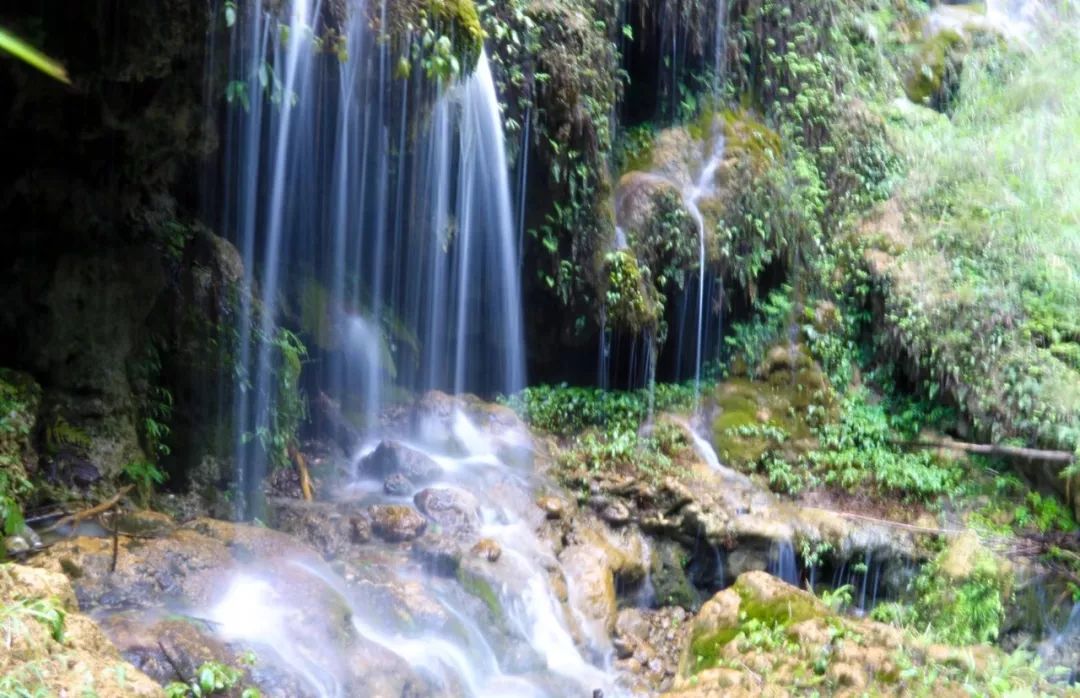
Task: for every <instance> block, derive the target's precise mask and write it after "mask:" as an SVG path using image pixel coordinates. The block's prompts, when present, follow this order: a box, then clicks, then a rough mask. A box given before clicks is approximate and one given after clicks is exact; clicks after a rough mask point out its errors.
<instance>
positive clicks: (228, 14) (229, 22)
mask: <svg viewBox="0 0 1080 698" xmlns="http://www.w3.org/2000/svg"><path fill="white" fill-rule="evenodd" d="M234 24H236V3H235V2H227V3H225V26H226V27H229V28H232V26H233V25H234Z"/></svg>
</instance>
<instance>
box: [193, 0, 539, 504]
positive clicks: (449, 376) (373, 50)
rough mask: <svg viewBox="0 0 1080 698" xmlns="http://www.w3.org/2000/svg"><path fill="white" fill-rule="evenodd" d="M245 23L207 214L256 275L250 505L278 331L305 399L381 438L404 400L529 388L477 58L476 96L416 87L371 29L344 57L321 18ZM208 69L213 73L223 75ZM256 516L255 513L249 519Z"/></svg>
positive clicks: (250, 351) (248, 299)
mask: <svg viewBox="0 0 1080 698" xmlns="http://www.w3.org/2000/svg"><path fill="white" fill-rule="evenodd" d="M270 5H271V3H267V4H266V5H265V6H263V5H259V6H258V7H253V8H251V9H250V11H248V12H247V13H246V15H245V18H244V21H242V22H237V24H236V26H235V27H234V28H233V30H232V31H233V32H234V33H233V34H232V35H231V36H230V37H229V39H230V41H229V53H228V55H227V61H228V65H227V66H225V68H226V72H227V74H228V76H229V82H228V84H227V89H226V93H227V95H228V96H229V97H230V101H231V106H230V107H229V108H228V110H227V113H226V131H225V133H226V136H225V139H226V142H225V145H224V148H223V150H224V157H223V163H222V166H221V169H220V172H217V173H215V175H214V176H215V177H216V180H215V181H212V182H211V183H210V185H211V186H210V187H208V189H209V190H211V191H213V190H214V189H216V190H217V192H218V195H217V200H213V197H211V201H210V202H209V204H208V205H209V206H210V207H211V210H212V212H213V213H214V214H215V216H216V217H217V220H218V223H219V227H220V229H221V230H222V231H224V232H226V233H227V234H228V235H229V236H230V237H231V238H232V239H233V240H234V241H235V243H236V245H237V248H238V249H239V250H240V252H241V255H242V257H243V260H244V265H245V270H246V277H245V288H244V289H242V292H241V293H240V294H239V298H240V299H241V301H240V304H239V305H240V307H239V312H238V313H237V317H236V319H235V336H236V337H237V340H236V352H235V353H236V357H235V362H236V365H237V366H236V375H237V384H238V389H237V390H236V391H235V394H236V400H235V405H234V409H233V412H234V433H235V435H236V453H237V460H238V467H239V471H240V472H239V474H240V477H241V479H242V480H243V482H244V483H245V486H246V487H247V490H248V491H247V494H248V495H254V494H255V493H256V492H257V491H258V487H259V483H260V482H261V481H262V479H263V477H264V475H265V474H266V472H267V456H266V451H267V449H265V448H259V447H258V444H259V442H260V441H265V440H266V439H267V438H268V435H270V434H272V432H273V430H274V429H275V418H276V416H275V415H276V414H277V410H278V409H279V408H280V401H279V400H278V393H279V392H281V390H280V385H279V381H281V380H282V377H281V376H282V370H281V361H282V359H281V347H282V344H283V342H285V339H284V338H285V335H283V334H282V332H283V329H282V328H284V327H288V328H290V329H294V330H297V331H298V333H299V334H300V336H301V338H302V339H303V341H304V342H305V343H306V344H307V347H308V350H309V352H310V355H309V357H308V358H309V366H307V367H305V386H304V387H305V388H306V389H309V390H317V391H319V392H325V393H326V394H327V395H329V396H330V397H332V398H334V399H336V400H339V401H341V402H342V403H343V411H347V412H348V413H349V414H353V415H358V416H360V418H361V419H362V421H363V422H364V423H366V424H367V425H368V426H369V427H370V426H373V425H375V424H376V423H377V415H378V414H379V413H380V412H381V410H382V408H383V407H384V406H385V404H386V403H387V402H388V401H389V400H390V399H391V398H392V397H393V396H394V395H398V394H400V393H401V390H402V389H404V390H406V391H411V392H420V391H424V390H428V389H440V390H445V391H452V392H464V391H470V392H477V393H481V394H487V395H493V394H496V393H508V392H512V391H515V390H519V389H520V388H522V387H523V386H524V382H525V375H524V374H525V371H524V358H523V347H522V344H523V330H522V327H523V324H522V319H521V315H522V309H521V298H520V285H521V284H520V270H519V261H518V249H517V247H518V238H519V235H520V230H519V229H520V227H521V218H520V217H519V216H515V215H514V209H513V206H512V203H511V189H510V173H509V168H508V165H507V160H506V154H505V151H504V143H503V132H502V121H501V116H500V113H499V103H498V97H497V95H496V91H495V85H494V81H493V79H492V75H491V71H490V68H489V66H488V61H487V57H486V55H482V56H481V57H480V59H479V61H478V63H477V65H476V68H475V70H474V71H473V72H472V74H471V75H470V76H469V77H468V78H467V79H464V80H460V81H458V80H453V81H452V82H451V83H450V84H447V85H439V84H436V83H437V82H438V81H437V80H436V79H435V78H434V77H429V76H427V75H424V74H423V70H422V69H421V68H420V67H419V66H417V67H416V69H415V70H413V71H412V73H411V74H410V75H408V76H402V75H401V74H399V73H398V72H396V71H395V70H394V69H393V66H395V65H397V64H398V62H399V61H400V60H403V59H408V54H407V48H406V49H403V50H404V51H406V53H405V54H400V55H399V54H398V53H396V49H394V48H393V44H392V42H387V41H380V40H377V37H376V36H375V35H374V34H373V32H372V30H371V28H370V26H369V15H368V10H370V9H374V10H375V11H376V12H378V13H379V15H380V16H382V17H383V18H384V19H385V13H386V11H387V10H386V5H385V3H383V4H382V5H380V6H378V7H377V8H367V7H364V6H363V5H362V4H355V5H353V6H352V7H351V8H350V9H351V15H350V18H349V19H348V20H347V26H346V27H343V30H344V31H343V32H342V33H343V34H344V35H345V36H346V46H347V55H344V54H343V55H341V56H340V57H339V56H335V55H332V54H330V53H328V52H327V51H325V50H323V48H322V47H321V46H320V45H319V44H318V43H317V42H316V41H315V40H314V38H313V31H312V29H311V27H314V26H317V24H318V21H320V20H319V18H320V17H321V15H320V3H319V2H318V0H298V1H297V2H295V3H294V4H293V6H292V10H291V14H290V15H289V16H288V18H287V19H286V18H279V17H277V16H275V15H274V14H273V11H272V8H271V7H270ZM211 70H214V67H212V68H211ZM253 513H254V512H251V511H249V512H247V514H248V515H251V514H253Z"/></svg>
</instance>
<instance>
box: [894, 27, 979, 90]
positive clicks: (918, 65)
mask: <svg viewBox="0 0 1080 698" xmlns="http://www.w3.org/2000/svg"><path fill="white" fill-rule="evenodd" d="M969 50H970V46H969V44H968V42H967V40H966V39H965V38H964V37H963V36H962V35H961V34H960V33H959V32H957V31H954V30H952V29H945V30H942V31H940V32H938V33H937V34H935V35H933V36H932V37H930V38H928V39H926V40H925V41H923V43H922V44H921V45H919V46H918V47H917V49H916V51H915V55H914V57H913V59H912V62H911V66H910V68H909V69H908V74H907V77H906V78H905V80H904V91H905V92H906V93H907V96H908V99H910V100H911V101H912V102H915V103H916V104H924V105H927V106H934V107H935V108H937V109H940V110H944V108H945V106H946V105H947V104H948V102H949V98H950V95H951V93H952V92H953V91H954V90H955V89H956V87H957V85H958V83H959V79H960V72H961V70H962V68H963V63H964V58H965V57H966V56H967V54H968V52H969Z"/></svg>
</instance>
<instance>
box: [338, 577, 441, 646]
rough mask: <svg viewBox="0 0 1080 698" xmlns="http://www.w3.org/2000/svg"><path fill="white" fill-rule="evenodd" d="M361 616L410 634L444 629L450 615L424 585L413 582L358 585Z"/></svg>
mask: <svg viewBox="0 0 1080 698" xmlns="http://www.w3.org/2000/svg"><path fill="white" fill-rule="evenodd" d="M356 588H357V591H358V592H359V598H360V599H361V601H360V608H359V609H358V611H359V612H360V614H361V616H362V617H363V618H364V619H365V620H366V621H370V622H374V623H376V624H378V625H379V626H381V627H383V628H386V629H388V630H394V631H398V632H404V633H407V634H410V635H416V634H420V633H422V632H424V631H432V630H434V631H438V630H440V629H442V628H444V627H445V626H446V625H447V624H448V622H449V617H448V616H447V614H446V611H445V610H444V609H443V607H442V606H441V605H440V604H439V602H438V601H436V600H435V599H433V598H431V597H430V595H429V593H428V591H427V589H426V587H425V585H423V584H421V583H419V582H414V581H405V582H402V581H394V582H388V583H385V584H376V583H373V582H368V581H362V582H360V583H359V584H357V587H356Z"/></svg>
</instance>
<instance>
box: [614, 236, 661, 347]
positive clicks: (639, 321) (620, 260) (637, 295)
mask: <svg viewBox="0 0 1080 698" xmlns="http://www.w3.org/2000/svg"><path fill="white" fill-rule="evenodd" d="M604 263H605V266H606V268H607V274H606V281H607V283H606V287H605V289H604V301H605V307H606V309H607V314H608V321H609V322H611V324H612V326H613V327H620V328H626V329H629V330H631V331H632V332H635V333H637V332H640V331H642V330H643V329H645V328H655V327H656V325H657V323H658V322H659V308H658V307H657V302H656V299H655V297H654V296H655V292H654V290H653V287H652V285H651V284H649V283H647V282H646V278H645V277H644V275H643V274H642V271H641V267H640V266H639V265H638V262H637V259H635V258H634V255H633V254H631V253H630V252H629V251H628V250H618V251H616V252H609V253H608V254H607V255H606V256H605V257H604Z"/></svg>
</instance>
